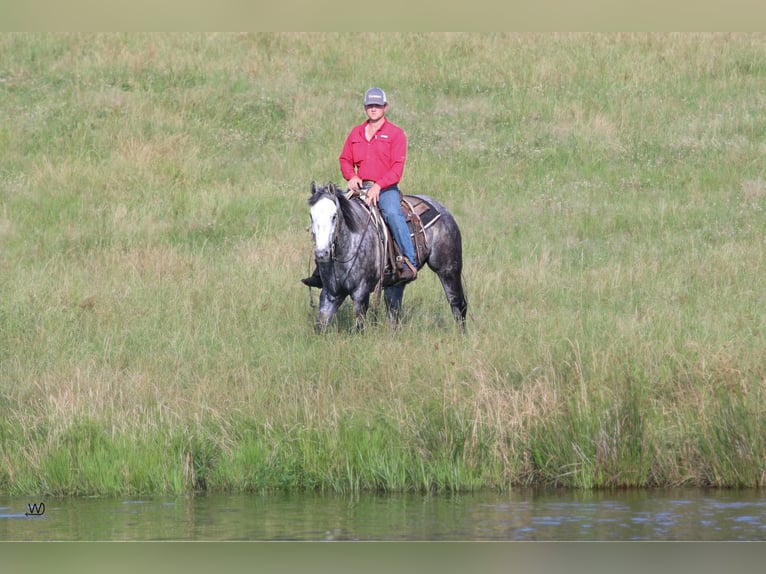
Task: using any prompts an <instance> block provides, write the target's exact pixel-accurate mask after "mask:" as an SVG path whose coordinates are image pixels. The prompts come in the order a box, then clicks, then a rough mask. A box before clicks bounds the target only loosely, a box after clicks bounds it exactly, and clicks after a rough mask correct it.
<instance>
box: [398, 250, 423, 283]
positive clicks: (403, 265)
mask: <svg viewBox="0 0 766 574" xmlns="http://www.w3.org/2000/svg"><path fill="white" fill-rule="evenodd" d="M398 263H399V268H398V269H397V271H396V275H397V281H396V282H397V283H409V282H410V281H414V280H415V279H417V278H418V268H417V267H415V266H414V265H413V264H412V262H411V261H410V260H409V259H408V258H407V257H405V256H404V255H402V257H401V259H400V260H399V261H398Z"/></svg>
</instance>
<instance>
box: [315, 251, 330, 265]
mask: <svg viewBox="0 0 766 574" xmlns="http://www.w3.org/2000/svg"><path fill="white" fill-rule="evenodd" d="M314 259H316V261H317V263H328V262H329V261H330V260H331V259H332V249H331V248H330V247H325V248H323V249H314Z"/></svg>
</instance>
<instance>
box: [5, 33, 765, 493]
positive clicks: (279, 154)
mask: <svg viewBox="0 0 766 574" xmlns="http://www.w3.org/2000/svg"><path fill="white" fill-rule="evenodd" d="M765 51H766V43H765V42H764V37H763V36H762V35H713V34H705V35H691V34H681V35H612V34H609V35H607V34H604V35H598V34H596V35H591V34H589V35H513V34H381V35H374V36H372V37H370V36H368V35H365V36H362V35H345V34H344V35H327V34H254V35H239V34H212V35H197V34H183V35H175V34H162V35H138V34H128V35H117V34H107V35H90V34H87V35H76V34H67V35H44V34H3V35H0V94H1V96H2V103H0V114H2V117H1V118H0V120H1V121H0V492H5V493H9V494H33V493H40V494H42V493H53V494H99V493H102V494H135V493H182V492H193V491H199V490H208V491H254V490H270V489H324V490H334V491H353V490H366V489H375V490H384V491H386V490H388V491H393V490H422V491H428V490H467V489H479V488H501V489H505V488H512V487H513V486H514V485H538V484H539V485H559V486H571V487H579V488H601V487H629V486H631V487H632V486H638V487H651V486H663V485H709V486H718V487H733V486H738V487H739V486H742V487H752V486H762V485H763V484H764V481H765V479H766V466H764V464H765V463H764V461H766V439H764V433H763V429H764V428H766V408H765V405H766V383H765V382H764V381H765V380H766V376H765V374H766V362H765V361H766V358H765V357H764V353H763V349H764V341H763V337H764V332H765V331H766V323H765V322H764V315H763V313H762V309H764V308H766V305H765V304H766V292H765V291H764V289H763V288H762V285H761V280H762V277H763V275H764V265H765V263H766V261H765V254H764V237H765V236H766V235H765V234H764V232H765V231H766V223H765V220H764V217H763V211H764V206H765V205H766V175H764V174H765V173H766V162H764V157H766V155H765V154H764V151H765V150H764V143H763V142H764V141H766V137H765V136H766V118H765V117H764V115H763V111H762V110H763V106H764V96H763V94H764V88H765V87H766V64H765V62H766V53H764V52H765ZM370 85H380V86H382V87H384V88H385V89H386V90H387V91H388V93H389V97H390V100H391V110H390V117H391V118H392V120H394V121H395V122H397V123H399V124H400V125H402V126H403V127H404V128H405V129H406V131H407V133H408V135H409V138H410V155H409V160H408V166H407V169H406V173H405V177H404V181H403V182H402V186H403V188H404V189H405V191H407V192H419V191H425V192H427V193H429V194H431V195H434V196H436V197H438V198H439V199H440V200H441V201H442V202H443V203H445V204H446V205H448V206H449V207H450V208H451V210H452V211H453V212H454V214H455V216H456V218H457V220H458V223H459V224H460V226H461V228H462V231H463V236H464V256H465V280H466V284H467V289H468V297H469V313H470V320H469V324H468V328H469V333H468V336H466V337H462V336H460V334H459V333H458V331H457V330H456V329H455V327H454V325H453V324H452V318H451V314H450V311H449V307H448V305H447V303H446V300H445V298H444V296H443V293H442V292H441V287H440V286H439V283H438V280H437V279H436V278H435V276H433V275H432V274H429V273H423V274H421V276H420V277H419V279H418V281H417V282H416V283H414V284H413V285H412V286H410V287H408V289H407V294H406V298H405V306H406V309H405V313H404V321H403V324H402V328H401V329H399V330H398V331H396V332H392V331H390V330H389V328H388V326H387V324H386V321H385V320H384V319H383V317H384V313H383V310H382V309H377V310H375V309H374V310H372V312H371V315H372V317H373V321H372V323H371V325H370V327H369V329H368V332H367V333H366V334H365V335H364V336H357V335H354V334H352V333H351V332H350V331H351V330H352V326H353V320H352V318H351V312H350V309H349V308H348V307H345V308H344V309H342V310H341V313H340V314H339V316H338V317H337V321H336V323H335V328H334V329H333V330H331V332H330V333H328V334H327V335H326V336H317V335H316V334H315V333H314V332H313V329H312V324H313V319H314V314H315V313H316V308H315V306H316V301H317V296H316V293H315V292H314V293H309V292H308V291H307V290H306V288H304V287H302V286H301V285H300V283H299V282H298V279H299V278H300V277H302V276H303V275H304V274H306V273H307V272H308V271H309V270H310V257H311V256H310V237H309V235H308V234H307V233H306V232H305V226H306V224H307V220H308V214H307V208H306V199H307V195H308V189H309V183H310V181H311V180H314V179H315V180H317V181H320V182H324V181H328V180H334V181H340V175H339V172H338V167H337V155H338V153H339V150H340V147H341V145H342V142H343V139H344V137H345V135H346V133H347V131H348V129H350V127H351V126H352V125H353V124H354V123H356V122H359V121H361V119H362V113H361V106H360V101H361V94H362V93H363V92H364V90H365V89H366V88H367V87H369V86H370ZM376 317H377V320H375V318H376Z"/></svg>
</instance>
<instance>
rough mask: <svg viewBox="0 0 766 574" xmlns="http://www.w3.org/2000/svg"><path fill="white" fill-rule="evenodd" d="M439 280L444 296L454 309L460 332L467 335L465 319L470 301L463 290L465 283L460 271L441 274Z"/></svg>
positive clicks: (453, 313)
mask: <svg viewBox="0 0 766 574" xmlns="http://www.w3.org/2000/svg"><path fill="white" fill-rule="evenodd" d="M438 275H439V280H440V281H441V284H442V287H443V288H444V294H445V295H446V296H447V301H448V302H449V305H450V307H451V308H452V316H453V317H454V318H455V322H456V323H457V325H458V327H459V328H460V330H461V331H462V332H463V333H465V318H466V315H467V313H468V301H466V298H465V291H464V290H463V281H462V279H461V276H460V271H452V272H449V273H439V274H438Z"/></svg>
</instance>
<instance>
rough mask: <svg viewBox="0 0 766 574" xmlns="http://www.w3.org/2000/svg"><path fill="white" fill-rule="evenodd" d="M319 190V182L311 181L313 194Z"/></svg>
mask: <svg viewBox="0 0 766 574" xmlns="http://www.w3.org/2000/svg"><path fill="white" fill-rule="evenodd" d="M316 192H317V182H315V181H312V182H311V195H314V194H315V193H316Z"/></svg>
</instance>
